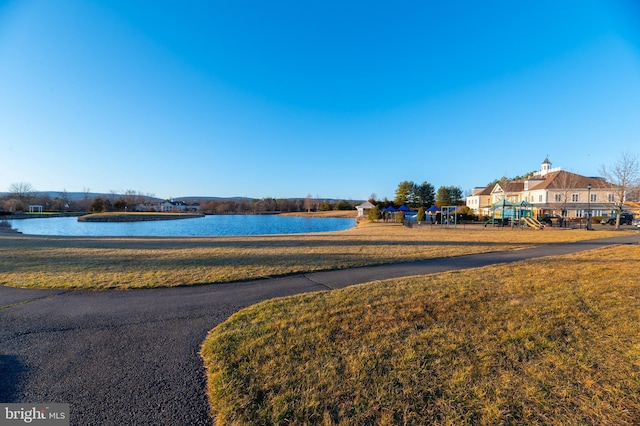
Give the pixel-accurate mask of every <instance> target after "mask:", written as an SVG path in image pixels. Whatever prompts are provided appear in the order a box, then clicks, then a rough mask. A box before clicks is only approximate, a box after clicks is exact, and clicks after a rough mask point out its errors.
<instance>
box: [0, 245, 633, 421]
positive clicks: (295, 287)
mask: <svg viewBox="0 0 640 426" xmlns="http://www.w3.org/2000/svg"><path fill="white" fill-rule="evenodd" d="M639 242H640V234H636V235H634V236H631V237H618V238H613V239H605V240H594V241H583V242H578V243H572V244H561V245H551V246H542V247H538V248H533V249H525V250H515V251H509V252H499V253H489V254H481V255H471V256H461V257H455V258H447V259H433V260H426V261H419V262H410V263H398V264H391V265H383V266H375V267H366V268H356V269H349V270H341V271H329V272H318V273H311V274H305V275H295V276H289V277H284V278H276V279H265V280H259V281H250V282H238V283H232V284H215V285H208V286H198V287H179V288H161V289H148V290H125V291H122V290H120V291H56V290H30V289H16V288H11V287H1V286H0V402H17V403H47V402H60V403H69V404H70V405H71V424H73V425H130V424H136V425H205V424H209V425H210V424H211V418H210V416H209V413H208V402H207V399H206V395H205V386H206V383H205V375H204V374H205V373H204V368H203V365H202V361H201V359H200V356H199V350H200V345H201V344H202V341H203V340H204V338H205V336H206V334H207V332H208V331H209V330H210V329H212V328H213V327H215V326H216V325H217V324H220V323H221V322H223V321H224V320H225V319H227V318H228V317H229V316H230V315H231V314H233V313H234V312H236V311H238V310H239V309H242V308H244V307H246V306H249V305H251V304H254V303H257V302H260V301H263V300H266V299H271V298H274V297H280V296H287V295H293V294H298V293H303V292H311V291H319V290H327V289H336V288H342V287H346V286H349V285H353V284H357V283H362V282H368V281H373V280H378V279H386V278H395V277H402V276H410V275H421V274H428V273H435V272H442V271H447V270H454V269H464V268H472V267H479V266H484V265H489V264H495V263H509V262H516V261H519V260H524V259H529V258H535V257H541V256H552V255H561V254H566V253H573V252H578V251H582V250H589V249H593V248H597V247H602V246H605V245H610V244H638V243H639Z"/></svg>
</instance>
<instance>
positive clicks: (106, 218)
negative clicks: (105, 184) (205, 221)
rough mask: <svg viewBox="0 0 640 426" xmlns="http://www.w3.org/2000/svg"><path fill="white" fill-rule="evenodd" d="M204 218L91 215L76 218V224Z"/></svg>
mask: <svg viewBox="0 0 640 426" xmlns="http://www.w3.org/2000/svg"><path fill="white" fill-rule="evenodd" d="M198 217H204V214H202V213H157V212H151V213H145V212H141V213H138V212H136V213H128V212H118V213H91V214H87V215H84V216H79V217H78V222H144V221H149V220H175V219H193V218H198Z"/></svg>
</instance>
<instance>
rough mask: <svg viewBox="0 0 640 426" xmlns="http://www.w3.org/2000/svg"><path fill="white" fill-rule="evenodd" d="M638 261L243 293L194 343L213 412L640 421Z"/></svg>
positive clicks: (582, 257) (623, 257) (232, 419)
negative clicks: (255, 295)
mask: <svg viewBox="0 0 640 426" xmlns="http://www.w3.org/2000/svg"><path fill="white" fill-rule="evenodd" d="M583 233H584V231H583ZM485 235H486V234H485ZM492 235H494V237H495V235H496V234H492ZM501 235H502V236H504V235H507V234H506V233H505V234H501ZM508 235H511V237H510V238H509V239H510V240H518V239H519V237H515V236H514V235H516V234H508ZM519 235H522V234H519ZM528 235H529V236H530V237H531V238H533V239H537V238H539V237H540V236H543V235H544V236H545V237H546V236H550V233H545V232H543V233H530V234H528ZM567 235H572V234H567ZM453 236H454V234H449V235H448V238H453ZM482 237H483V234H474V236H473V238H474V239H476V238H478V239H481V240H482ZM554 237H555V236H554ZM415 238H418V237H417V236H416V237H415ZM558 238H560V237H559V236H558ZM504 243H506V241H501V242H496V241H493V242H492V244H496V246H501V244H504ZM441 244H442V245H441V247H447V248H448V247H449V246H454V247H457V243H456V242H454V241H452V240H448V241H447V242H445V241H442V242H441ZM483 244H489V243H488V242H486V241H485V242H484V243H483V242H482V241H481V243H480V245H481V246H482V245H483ZM512 244H514V245H517V243H513V242H512ZM639 270H640V247H638V246H617V247H610V248H604V249H600V250H594V251H591V252H585V253H581V254H577V255H569V256H563V257H558V258H543V259H536V260H531V261H527V262H522V263H518V264H511V265H498V266H491V267H485V268H479V269H475V270H466V271H460V272H449V273H443V274H437V275H431V276H420V277H413V278H406V279H395V280H387V281H382V282H374V283H370V284H366V285H360V286H355V287H350V288H346V289H343V290H336V291H330V292H323V293H314V294H307V295H301V296H295V297H289V298H283V299H277V300H272V301H268V302H264V303H261V304H259V305H255V306H252V307H250V308H247V309H244V310H242V311H240V312H238V313H237V314H235V315H234V316H232V317H231V318H230V319H229V320H228V321H227V322H225V323H224V324H221V325H220V326H218V327H217V328H215V329H214V330H212V332H211V333H210V334H209V336H208V338H207V340H206V341H205V343H204V344H203V348H202V355H203V358H204V360H205V364H206V366H207V370H208V380H209V382H208V385H209V386H208V389H209V390H208V392H209V397H210V401H211V403H212V407H213V413H214V415H215V416H216V418H217V424H219V425H247V424H285V423H286V424H292V425H303V424H305V425H307V424H318V425H337V424H339V425H375V424H378V425H402V424H406V425H423V424H434V425H499V424H538V425H543V424H544V425H547V424H548V425H638V424H640V281H639V280H638V271H639Z"/></svg>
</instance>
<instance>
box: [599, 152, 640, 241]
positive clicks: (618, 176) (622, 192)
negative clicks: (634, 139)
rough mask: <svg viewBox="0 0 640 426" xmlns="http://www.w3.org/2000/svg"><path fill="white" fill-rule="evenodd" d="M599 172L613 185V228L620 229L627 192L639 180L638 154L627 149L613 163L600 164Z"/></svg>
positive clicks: (639, 164)
mask: <svg viewBox="0 0 640 426" xmlns="http://www.w3.org/2000/svg"><path fill="white" fill-rule="evenodd" d="M601 173H602V176H604V177H605V178H606V179H607V180H608V181H609V182H610V183H612V184H613V185H614V187H613V200H612V203H611V204H612V206H613V208H614V210H615V211H616V213H617V217H616V226H615V229H620V214H621V213H622V210H623V208H624V203H625V201H626V199H627V192H628V191H630V190H632V189H633V188H634V187H635V186H636V185H638V182H639V181H640V162H639V161H638V156H637V155H635V154H632V153H630V152H628V151H624V152H622V153H621V154H620V157H618V159H617V160H616V161H615V162H614V163H613V165H611V166H609V167H606V166H604V165H603V166H601Z"/></svg>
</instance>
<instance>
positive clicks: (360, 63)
mask: <svg viewBox="0 0 640 426" xmlns="http://www.w3.org/2000/svg"><path fill="white" fill-rule="evenodd" d="M639 49H640V2H638V1H635V0H602V1H594V0H575V1H574V0H563V1H557V0H550V1H547V0H532V1H513V0H504V1H491V0H487V1H476V0H468V1H463V0H460V1H441V0H420V1H412V0H403V1H399V2H392V1H329V0H322V1H315V0H310V1H299V0H291V1H279V0H269V1H245V0H233V1H215V0H207V1H195V0H190V1H186V2H178V1H162V0H148V1H143V0H104V1H80V0H73V1H71V0H69V1H66V0H56V1H54V0H18V1H3V0H0V191H6V190H8V188H9V187H10V186H11V184H12V183H17V182H26V183H30V184H31V185H32V186H33V187H34V189H36V190H41V191H62V190H67V191H69V192H71V191H84V190H90V191H91V192H110V191H120V190H123V191H124V190H135V191H140V192H142V193H149V194H154V195H155V196H157V197H165V198H168V197H178V196H194V195H196V196H197V195H200V196H204V195H207V196H248V197H255V198H262V197H274V198H285V197H305V196H306V195H307V194H311V195H313V196H319V197H322V198H342V199H367V198H369V196H370V195H371V194H375V195H376V196H377V198H378V199H382V198H384V197H388V198H389V199H393V197H394V192H395V189H396V188H397V186H398V183H400V182H401V181H404V180H412V181H414V182H417V183H421V182H423V181H428V182H429V183H431V184H432V185H434V186H435V187H436V188H437V187H439V186H441V185H456V186H459V187H460V188H462V189H463V191H465V192H466V191H468V190H470V189H471V188H473V187H475V186H484V185H486V184H487V183H488V182H490V181H492V180H493V179H496V178H499V177H501V176H503V175H506V176H508V177H513V176H515V175H521V174H525V173H527V172H529V171H532V170H538V169H539V167H540V163H541V162H542V160H544V158H545V157H546V156H547V155H548V156H549V159H550V160H551V162H552V163H553V167H558V166H559V167H562V168H563V169H565V170H570V171H573V172H576V173H580V174H585V175H589V176H593V175H597V174H598V172H599V170H600V167H601V165H603V164H604V165H609V164H611V163H612V162H614V161H615V159H616V158H618V157H619V155H620V153H621V151H623V150H630V151H631V152H633V153H637V152H638V151H640V55H639V53H640V50H639Z"/></svg>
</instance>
